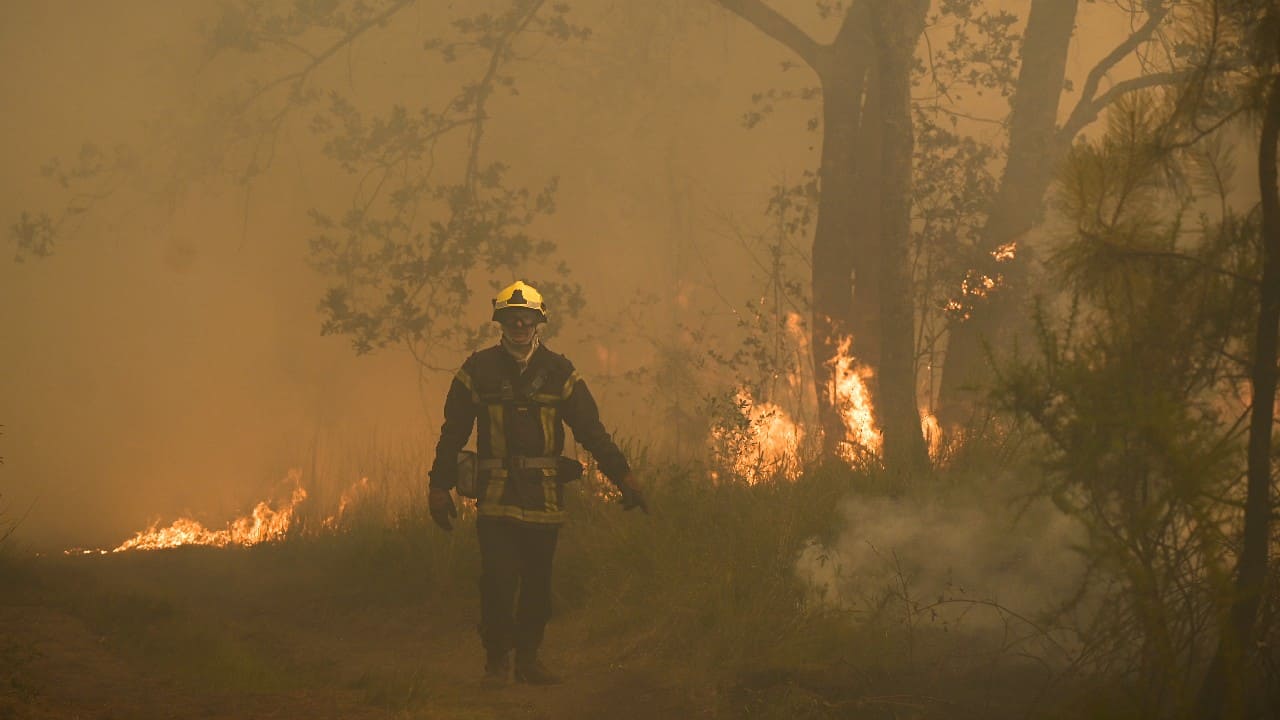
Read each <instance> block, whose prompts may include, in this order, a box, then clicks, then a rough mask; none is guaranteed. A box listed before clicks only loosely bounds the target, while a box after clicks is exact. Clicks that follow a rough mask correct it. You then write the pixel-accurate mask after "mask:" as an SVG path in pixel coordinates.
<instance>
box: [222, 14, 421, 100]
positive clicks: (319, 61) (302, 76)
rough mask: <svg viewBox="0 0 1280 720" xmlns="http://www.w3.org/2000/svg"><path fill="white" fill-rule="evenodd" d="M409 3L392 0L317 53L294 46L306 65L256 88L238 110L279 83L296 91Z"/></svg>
mask: <svg viewBox="0 0 1280 720" xmlns="http://www.w3.org/2000/svg"><path fill="white" fill-rule="evenodd" d="M411 4H413V0H397V2H394V3H392V4H391V5H390V6H388V7H387V9H386V10H384V11H382V12H381V13H379V14H377V15H375V16H373V17H371V18H369V19H368V20H366V21H364V22H362V23H360V24H359V25H357V26H355V27H353V28H351V30H350V31H349V32H348V33H347V34H346V35H343V36H342V37H341V38H339V39H338V40H337V41H335V42H334V43H333V44H332V45H330V46H329V47H327V48H325V49H324V50H323V51H321V52H320V53H319V54H316V53H312V52H310V51H309V50H306V49H305V48H301V47H297V48H295V49H297V50H299V51H301V52H303V53H306V54H307V56H309V57H310V58H311V61H310V62H308V63H307V64H306V66H304V67H302V68H301V69H299V70H297V71H295V72H291V73H288V74H286V75H281V76H280V77H278V78H276V79H275V80H272V81H271V82H269V83H266V84H265V85H263V86H262V87H260V88H258V90H257V91H256V92H254V93H253V94H252V95H250V96H249V97H247V98H245V100H244V102H242V103H241V104H240V110H241V111H243V110H245V109H247V108H248V107H249V106H250V105H252V104H253V103H254V101H256V100H257V99H258V98H260V97H262V96H263V95H265V94H267V93H268V92H270V91H271V90H272V89H274V88H276V87H279V86H280V85H283V84H285V83H288V82H293V86H294V89H295V91H296V90H297V88H299V87H300V86H301V85H302V83H303V82H305V81H306V79H307V78H308V77H309V76H310V75H311V73H312V72H314V71H315V70H316V68H318V67H320V66H321V65H323V64H324V62H325V61H326V60H328V59H329V58H331V57H333V56H334V55H335V54H336V53H337V52H338V51H339V50H342V49H343V48H345V47H349V46H350V45H351V44H352V43H353V42H355V41H356V39H357V38H359V37H360V36H361V35H364V34H365V33H366V32H368V31H369V30H371V29H373V28H375V27H378V26H380V25H382V24H383V23H385V22H386V21H388V20H390V19H391V18H392V16H394V15H395V14H396V13H398V12H400V11H401V10H403V9H405V8H406V7H408V6H409V5H411Z"/></svg>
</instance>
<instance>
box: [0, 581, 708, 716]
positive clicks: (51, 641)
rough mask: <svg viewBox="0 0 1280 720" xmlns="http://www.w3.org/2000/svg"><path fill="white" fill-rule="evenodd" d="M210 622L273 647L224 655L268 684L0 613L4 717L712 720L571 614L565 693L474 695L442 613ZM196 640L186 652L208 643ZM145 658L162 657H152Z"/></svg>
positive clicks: (289, 612) (469, 662) (309, 614)
mask: <svg viewBox="0 0 1280 720" xmlns="http://www.w3.org/2000/svg"><path fill="white" fill-rule="evenodd" d="M205 619H206V620H211V621H212V622H215V623H220V625H219V626H218V627H216V628H214V630H213V632H214V633H215V637H219V638H223V640H225V641H226V643H229V644H230V645H229V646H230V647H235V648H240V647H248V646H253V647H258V648H267V651H266V652H265V655H264V658H251V657H246V658H244V659H242V660H241V659H239V658H237V657H236V655H235V652H232V651H225V650H224V651H222V653H223V654H224V655H227V656H229V657H230V658H232V659H231V660H230V661H227V662H224V663H223V664H224V665H226V664H227V663H231V662H241V663H242V664H244V665H245V666H248V667H255V662H257V661H258V660H262V659H265V660H266V661H268V662H270V663H271V664H272V668H271V669H270V670H269V671H268V672H266V673H265V674H266V676H267V677H268V679H267V680H265V681H264V680H261V679H260V678H259V675H262V673H259V674H258V675H254V674H252V673H249V672H247V671H245V672H246V676H245V677H244V678H238V677H237V676H236V673H237V672H241V670H238V669H235V668H233V669H232V671H230V672H229V671H227V670H226V669H225V668H222V669H218V670H215V671H212V672H211V673H210V675H209V677H210V678H211V681H210V682H202V680H201V673H200V670H199V668H200V667H201V665H200V663H199V662H198V658H190V659H183V658H179V659H178V660H177V661H166V660H165V659H164V658H163V657H161V656H163V655H164V654H165V653H169V652H171V651H172V648H168V647H162V645H160V644H158V643H157V642H155V641H154V639H152V640H149V639H148V638H147V636H148V635H151V634H154V633H156V632H160V633H163V632H166V630H170V629H172V628H171V627H170V625H172V624H171V623H170V624H168V625H167V624H165V623H163V622H162V623H159V624H158V625H156V626H155V627H151V626H144V627H141V628H137V627H131V628H130V630H129V634H128V636H127V637H119V636H116V637H109V636H106V635H102V634H100V633H99V631H98V630H95V628H94V627H93V625H92V623H91V622H88V621H86V620H85V619H83V618H81V617H79V616H77V614H74V613H72V612H69V611H67V610H63V609H57V608H54V607H48V606H44V605H33V604H7V605H4V604H0V720H10V719H12V720H27V719H33V720H34V719H37V718H38V719H45V718H68V719H69V718H92V719H99V720H108V719H112V718H119V719H122V720H125V719H127V720H134V719H137V720H143V719H146V718H175V717H181V718H192V719H205V718H207V719H210V720H212V719H214V718H218V719H222V718H227V719H231V718H317V719H322V718H335V719H337V718H353V719H356V720H360V719H362V718H466V719H471V718H475V719H477V720H479V719H484V718H525V719H530V720H532V719H534V718H547V719H548V720H550V719H551V718H555V719H557V720H560V719H563V718H609V719H610V720H627V719H629V718H672V717H699V716H704V717H705V716H707V713H706V711H705V708H700V707H699V705H701V704H703V703H700V702H698V701H697V699H696V698H695V697H694V693H692V692H690V691H689V690H688V689H686V688H682V687H680V686H679V684H678V683H672V682H670V681H669V680H664V679H662V678H660V677H658V676H657V675H656V674H655V673H654V672H653V671H651V670H647V669H645V667H644V663H643V662H642V657H641V656H640V653H639V652H637V650H636V649H635V648H627V647H625V646H619V645H618V644H616V643H615V644H613V645H603V644H600V643H598V642H592V641H591V640H590V639H589V636H590V628H588V627H587V626H586V625H585V624H584V623H582V622H581V621H580V620H576V619H574V618H572V617H571V618H567V619H564V620H563V621H560V622H557V623H555V624H553V626H552V627H551V628H550V630H549V635H550V636H551V637H550V638H549V641H548V643H547V645H548V652H547V660H548V661H550V662H552V663H554V665H555V667H556V668H557V669H559V670H561V671H563V672H564V674H565V675H566V676H568V678H569V679H568V682H566V683H565V684H564V685H561V686H556V687H549V688H544V687H530V686H524V685H510V686H508V687H506V688H502V689H499V690H496V691H495V690H487V689H484V688H482V687H481V685H480V682H479V677H480V672H479V670H480V666H481V664H482V653H481V651H480V648H479V643H478V642H477V640H476V638H475V634H474V631H473V630H471V628H470V627H469V626H468V625H467V623H466V622H465V618H460V617H458V616H457V615H453V614H450V613H425V612H416V611H413V610H402V611H398V612H386V611H385V610H384V611H372V612H368V613H355V614H352V615H347V616H346V617H343V618H336V617H334V616H333V614H332V613H328V612H320V611H316V610H314V609H312V610H307V609H305V608H301V609H300V608H289V607H281V608H271V609H268V610H267V611H266V612H263V611H262V610H261V609H256V610H254V611H252V613H251V616H248V617H246V616H242V615H241V614H240V612H239V611H232V610H230V609H229V610H228V611H227V612H226V613H225V614H223V616H222V617H213V618H205ZM173 627H177V626H173ZM207 630H208V629H207V628H205V629H203V630H202V632H204V631H207ZM200 637H201V638H204V639H203V640H202V641H201V642H200V643H199V644H200V645H201V646H202V647H192V648H191V649H190V652H191V653H192V654H193V655H198V654H200V653H202V652H205V651H206V648H207V646H208V645H209V640H208V639H207V637H206V636H205V635H203V634H202V635H200ZM160 639H161V640H163V639H164V638H160ZM139 647H141V648H143V649H144V651H143V652H141V653H140V652H139V650H138V648H139ZM149 648H161V649H162V650H163V652H161V653H159V654H160V656H158V657H152V656H150V655H149V654H148V652H149V650H148V649H149ZM179 649H180V648H179ZM157 652H159V651H157ZM249 654H251V653H249ZM188 660H189V661H190V663H191V665H190V666H189V665H188ZM192 667H194V668H196V669H195V671H194V672H193V670H192ZM236 667H238V666H236ZM215 676H216V677H215ZM255 678H258V679H255ZM238 685H239V686H240V687H237V686H238ZM255 686H265V687H255Z"/></svg>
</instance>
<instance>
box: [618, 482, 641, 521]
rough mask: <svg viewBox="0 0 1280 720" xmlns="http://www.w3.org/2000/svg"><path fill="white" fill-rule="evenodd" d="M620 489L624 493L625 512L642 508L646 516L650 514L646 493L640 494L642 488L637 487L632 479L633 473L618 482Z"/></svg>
mask: <svg viewBox="0 0 1280 720" xmlns="http://www.w3.org/2000/svg"><path fill="white" fill-rule="evenodd" d="M618 489H619V490H621V491H622V509H623V510H630V509H632V508H640V509H641V510H643V511H644V514H645V515H648V514H649V503H647V502H645V501H644V493H642V492H640V488H638V487H636V484H635V480H633V479H632V477H631V473H627V474H626V475H625V476H623V478H622V479H621V480H619V481H618Z"/></svg>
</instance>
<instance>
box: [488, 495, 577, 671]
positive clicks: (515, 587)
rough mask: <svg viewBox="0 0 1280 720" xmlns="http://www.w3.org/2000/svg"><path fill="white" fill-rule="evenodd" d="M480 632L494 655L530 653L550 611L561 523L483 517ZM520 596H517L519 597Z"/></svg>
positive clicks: (540, 637) (527, 654) (518, 655)
mask: <svg viewBox="0 0 1280 720" xmlns="http://www.w3.org/2000/svg"><path fill="white" fill-rule="evenodd" d="M476 532H477V533H478V534H479V536H480V638H481V640H482V641H483V642H484V647H485V650H486V651H488V653H489V654H490V655H498V654H502V653H505V652H507V651H508V650H511V649H513V648H514V649H515V651H516V655H517V657H521V656H523V657H528V658H532V657H533V656H534V655H535V654H536V653H537V651H538V645H540V644H541V643H542V632H543V628H545V627H546V624H547V620H548V619H550V617H551V559H552V557H553V556H554V555H555V552H556V538H557V536H558V535H559V528H557V527H555V526H551V527H538V526H531V525H527V524H524V523H519V522H507V521H504V520H497V519H490V518H480V519H479V520H477V521H476ZM517 596H518V599H517Z"/></svg>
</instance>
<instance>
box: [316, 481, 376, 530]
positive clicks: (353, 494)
mask: <svg viewBox="0 0 1280 720" xmlns="http://www.w3.org/2000/svg"><path fill="white" fill-rule="evenodd" d="M367 492H369V478H367V477H362V478H360V479H359V480H358V481H356V482H355V483H353V484H352V485H351V487H349V488H347V489H346V490H343V491H342V497H340V498H339V499H338V512H337V514H335V515H330V516H329V517H327V518H325V519H324V526H325V527H327V528H330V529H332V528H336V527H338V524H339V523H341V522H342V516H343V515H345V514H346V512H347V508H348V507H349V506H350V505H351V504H352V503H354V502H355V501H356V499H357V498H359V497H360V496H361V495H363V494H365V493H367Z"/></svg>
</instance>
